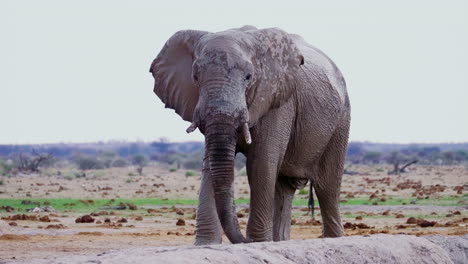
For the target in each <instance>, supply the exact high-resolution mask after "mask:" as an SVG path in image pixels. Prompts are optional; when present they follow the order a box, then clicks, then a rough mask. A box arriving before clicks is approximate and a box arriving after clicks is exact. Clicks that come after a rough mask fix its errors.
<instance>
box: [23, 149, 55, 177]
mask: <svg viewBox="0 0 468 264" xmlns="http://www.w3.org/2000/svg"><path fill="white" fill-rule="evenodd" d="M52 159H53V155H52V153H37V152H36V151H35V150H34V149H33V150H32V152H31V154H24V153H22V152H20V153H19V154H18V158H17V161H16V163H17V165H16V167H17V169H18V171H20V172H22V173H38V172H39V167H40V166H42V165H44V164H46V163H47V162H49V161H50V160H52Z"/></svg>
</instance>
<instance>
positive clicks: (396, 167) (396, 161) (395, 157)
mask: <svg viewBox="0 0 468 264" xmlns="http://www.w3.org/2000/svg"><path fill="white" fill-rule="evenodd" d="M385 161H387V162H388V163H390V164H392V165H393V170H391V171H389V172H388V174H389V175H392V174H397V175H400V174H401V173H405V172H406V168H408V167H409V166H411V165H413V164H415V163H416V162H418V159H417V158H414V156H413V157H409V156H406V155H403V154H401V153H400V152H398V151H393V152H391V153H390V154H389V155H388V156H386V157H385ZM402 163H403V166H401V167H400V164H402Z"/></svg>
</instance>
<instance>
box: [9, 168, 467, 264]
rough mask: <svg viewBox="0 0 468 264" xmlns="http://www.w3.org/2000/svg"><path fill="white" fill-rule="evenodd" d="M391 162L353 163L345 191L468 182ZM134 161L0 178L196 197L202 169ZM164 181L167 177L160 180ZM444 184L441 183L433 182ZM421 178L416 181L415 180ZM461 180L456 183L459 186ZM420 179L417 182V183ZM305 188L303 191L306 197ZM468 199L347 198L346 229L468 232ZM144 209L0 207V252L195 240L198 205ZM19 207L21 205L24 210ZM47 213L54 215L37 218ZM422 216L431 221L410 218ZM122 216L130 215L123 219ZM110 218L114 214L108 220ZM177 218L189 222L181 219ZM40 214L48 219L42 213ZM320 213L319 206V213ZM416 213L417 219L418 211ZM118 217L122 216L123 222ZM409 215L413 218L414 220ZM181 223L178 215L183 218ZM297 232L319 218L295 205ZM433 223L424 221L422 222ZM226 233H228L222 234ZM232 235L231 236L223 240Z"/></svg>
mask: <svg viewBox="0 0 468 264" xmlns="http://www.w3.org/2000/svg"><path fill="white" fill-rule="evenodd" d="M387 169H388V168H384V169H383V170H382V168H379V167H370V166H359V167H353V170H355V171H357V172H358V174H357V175H352V176H351V175H345V176H344V180H343V190H342V199H349V198H350V197H365V198H369V197H370V196H372V195H374V197H375V198H374V199H373V200H372V201H377V203H378V201H379V199H382V198H383V199H385V198H388V197H392V196H396V197H415V199H416V198H417V197H418V196H419V197H420V198H424V197H431V198H432V197H438V196H455V197H459V198H460V197H464V196H463V193H464V192H466V191H467V190H466V187H467V185H468V171H467V169H466V168H465V167H461V166H460V167H455V166H452V167H431V166H415V167H414V168H413V169H412V170H411V171H410V172H409V173H407V174H404V175H402V176H387V174H386V171H387ZM134 173H135V172H134V170H132V169H131V168H130V169H127V168H125V169H109V170H103V171H91V172H87V176H86V177H85V178H77V179H71V180H70V179H67V177H65V176H64V175H66V172H61V175H60V176H57V175H56V173H55V174H54V175H53V176H43V175H28V176H24V175H23V176H17V177H13V178H9V179H6V180H5V181H4V185H2V186H0V198H10V197H17V198H25V199H27V198H28V197H44V198H48V197H49V198H52V197H67V198H89V199H96V198H118V197H122V198H132V197H141V198H144V197H157V198H168V199H173V198H182V199H194V198H196V197H197V191H198V187H199V176H189V177H186V176H185V171H177V172H169V171H168V170H167V168H161V167H148V168H145V172H144V175H143V176H129V174H130V175H133V174H134ZM161 184H163V185H161ZM437 184H439V186H436V185H437ZM413 185H417V186H413ZM408 186H409V187H408ZM457 186H458V187H457ZM413 187H415V188H413ZM235 188H236V197H237V198H241V197H244V198H247V197H249V191H248V190H249V188H248V185H247V178H246V177H242V176H238V177H237V178H236V183H235ZM306 196H307V195H298V197H302V198H306ZM467 208H468V207H467V201H466V200H464V202H462V203H461V204H460V205H457V206H431V205H428V206H421V205H398V206H381V205H369V206H343V207H342V209H341V212H342V216H343V223H344V224H345V227H347V228H346V229H345V231H346V235H363V234H376V233H388V234H414V235H418V236H420V235H429V234H443V235H464V234H468V228H467V226H466V225H467V222H468V210H467ZM140 209H141V210H137V211H130V210H115V211H105V212H101V213H99V212H89V213H95V215H94V216H92V217H93V218H94V219H95V221H94V222H93V223H75V219H76V218H77V217H81V216H83V214H77V213H74V212H66V213H36V214H34V213H28V214H27V215H35V216H36V218H37V219H36V220H34V219H29V220H18V219H15V215H17V214H18V213H17V212H10V213H7V212H5V211H0V214H1V216H2V218H3V219H4V220H0V248H1V249H2V250H0V259H3V260H7V259H9V260H14V259H22V260H27V259H31V258H38V257H48V256H66V255H69V254H71V253H73V254H90V253H96V254H97V253H100V252H103V251H105V250H108V249H122V248H134V247H155V246H175V245H190V244H192V243H193V242H194V237H195V236H194V233H195V220H194V219H193V213H194V212H195V207H190V206H184V207H183V206H176V207H152V208H149V207H147V208H140ZM238 211H239V214H238V216H239V218H240V223H241V227H242V228H243V230H244V231H245V226H246V222H247V219H248V210H246V208H245V206H243V207H238ZM21 213H22V212H21ZM43 216H48V220H49V221H50V222H43V221H41V220H39V219H40V218H41V217H43ZM412 216H414V217H416V218H418V217H420V216H423V218H424V220H426V222H428V224H427V223H426V224H424V223H423V222H422V221H421V220H420V221H419V223H410V224H408V223H407V221H408V219H409V218H410V217H412ZM360 217H362V219H360ZM122 218H124V219H125V220H126V222H125V221H122ZM106 219H108V221H110V222H107V223H106V222H105V220H106ZM179 219H183V220H184V221H185V225H177V222H178V221H179ZM43 220H44V221H45V220H47V219H46V218H43ZM316 220H317V221H320V220H321V219H320V214H318V216H317V217H316ZM415 220H416V219H415ZM119 221H120V222H119ZM410 222H411V221H410ZM179 224H180V223H179ZM292 224H293V225H292V234H291V238H292V239H309V238H318V237H320V233H321V226H320V222H315V221H311V220H310V215H309V214H308V213H307V209H306V208H303V207H295V208H294V211H293V221H292ZM426 225H429V226H427V227H423V226H426ZM224 241H227V239H224ZM226 243H227V242H226Z"/></svg>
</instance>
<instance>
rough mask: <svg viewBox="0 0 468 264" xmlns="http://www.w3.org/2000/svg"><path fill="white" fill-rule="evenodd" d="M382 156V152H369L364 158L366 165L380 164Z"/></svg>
mask: <svg viewBox="0 0 468 264" xmlns="http://www.w3.org/2000/svg"><path fill="white" fill-rule="evenodd" d="M381 156H382V154H381V153H380V152H377V151H368V152H366V153H365V154H364V156H363V157H362V159H363V161H364V163H373V164H377V163H379V162H380V157H381Z"/></svg>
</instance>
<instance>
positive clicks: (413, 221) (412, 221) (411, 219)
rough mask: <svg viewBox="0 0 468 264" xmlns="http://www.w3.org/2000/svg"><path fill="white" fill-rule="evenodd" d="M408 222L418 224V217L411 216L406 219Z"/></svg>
mask: <svg viewBox="0 0 468 264" xmlns="http://www.w3.org/2000/svg"><path fill="white" fill-rule="evenodd" d="M406 223H407V224H416V218H414V217H410V218H408V220H406Z"/></svg>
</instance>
